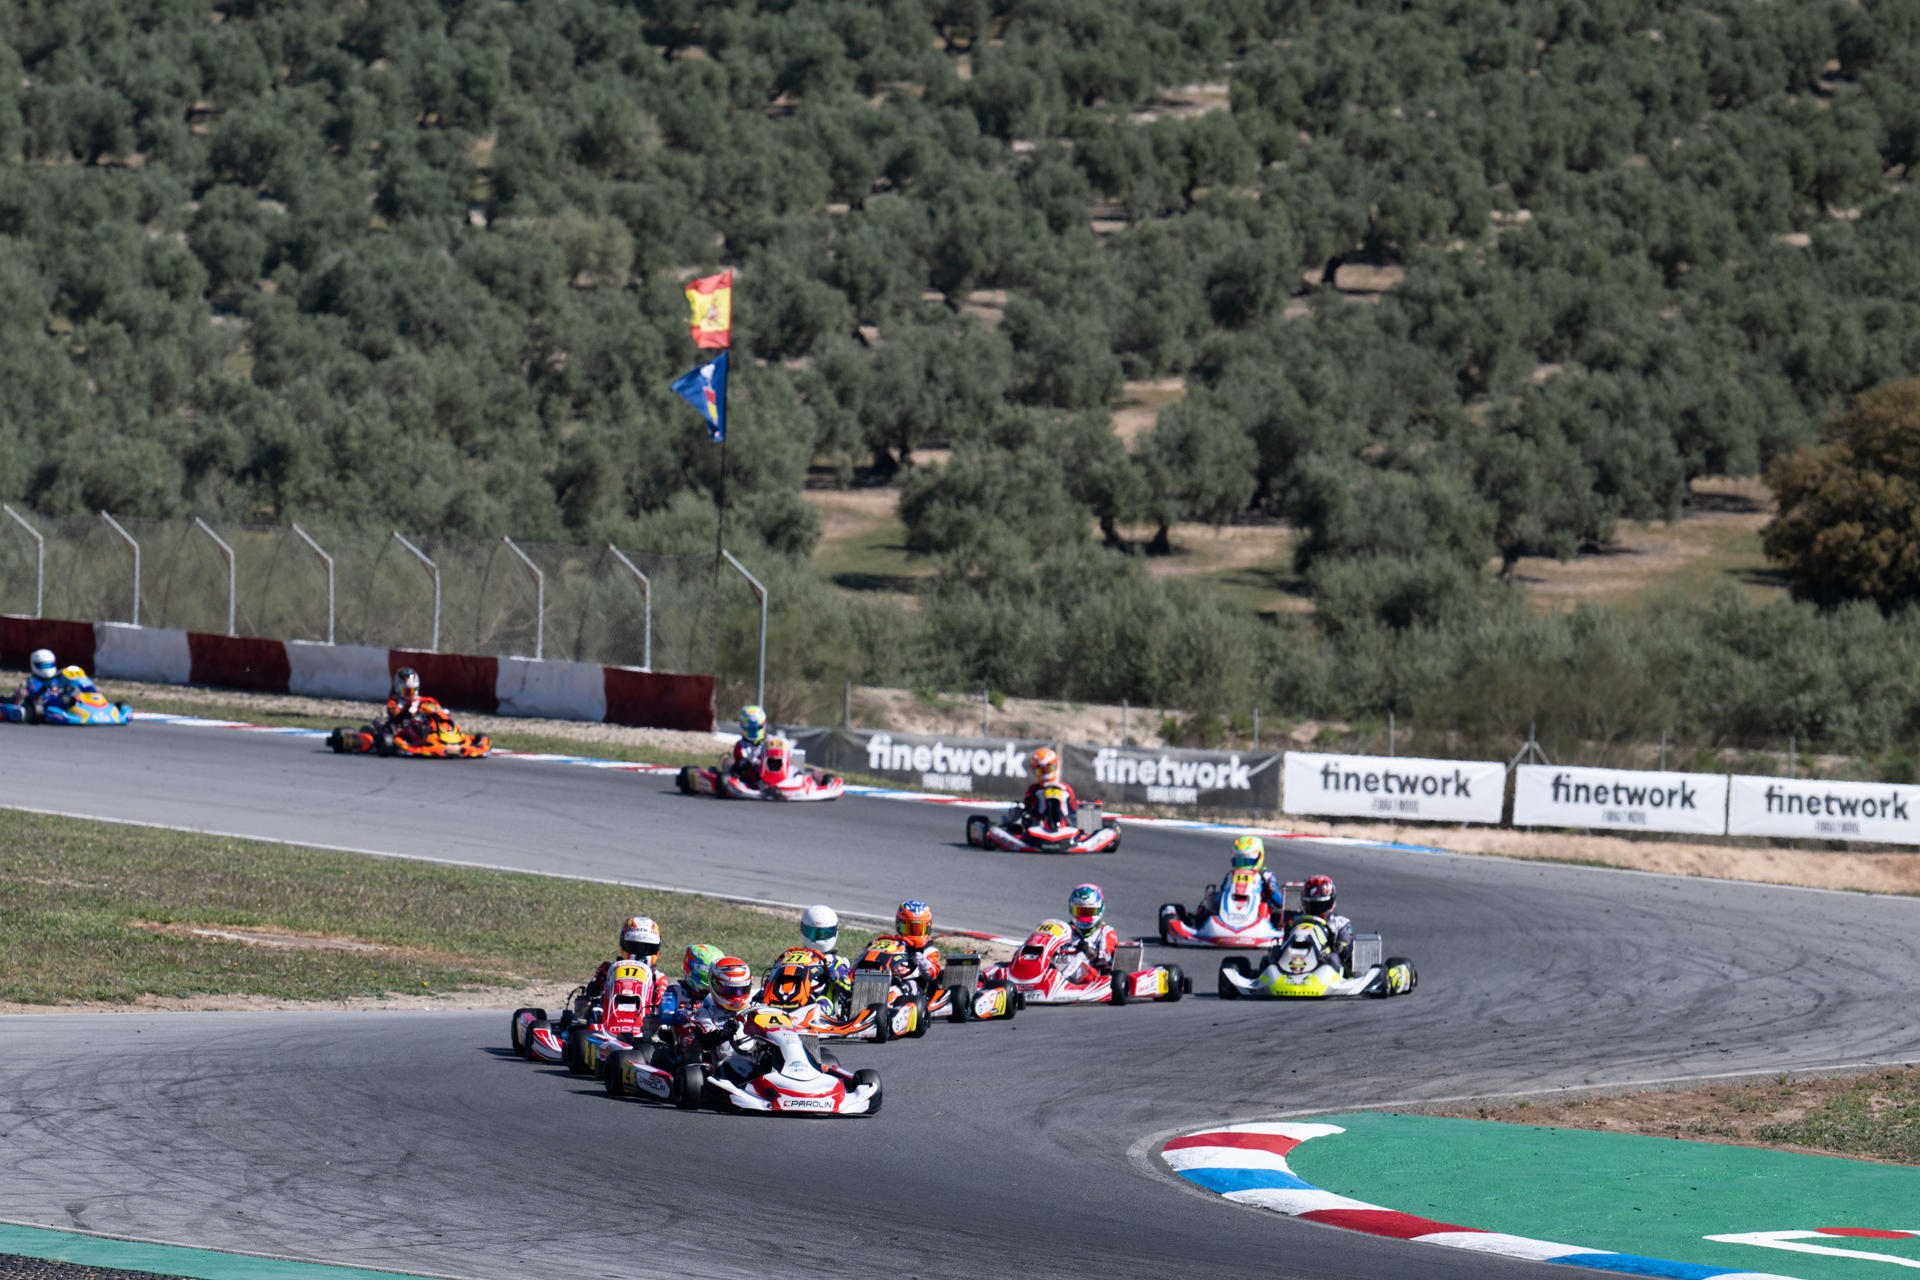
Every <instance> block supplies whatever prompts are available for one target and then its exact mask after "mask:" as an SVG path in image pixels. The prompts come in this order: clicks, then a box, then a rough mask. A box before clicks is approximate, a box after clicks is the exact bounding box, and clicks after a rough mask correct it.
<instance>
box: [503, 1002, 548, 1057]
mask: <svg viewBox="0 0 1920 1280" xmlns="http://www.w3.org/2000/svg"><path fill="white" fill-rule="evenodd" d="M525 1014H532V1015H533V1021H535V1022H545V1021H546V1020H547V1011H546V1010H545V1009H515V1010H514V1011H513V1021H512V1022H511V1023H509V1024H508V1025H507V1042H508V1043H509V1044H511V1045H512V1046H513V1051H514V1053H515V1054H517V1055H518V1056H520V1057H522V1058H531V1057H532V1056H533V1046H532V1045H530V1044H528V1043H527V1040H526V1037H525V1036H523V1035H521V1034H520V1019H521V1017H522V1015H525ZM529 1029H531V1028H529Z"/></svg>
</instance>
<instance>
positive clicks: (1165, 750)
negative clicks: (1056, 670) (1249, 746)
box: [1061, 742, 1280, 809]
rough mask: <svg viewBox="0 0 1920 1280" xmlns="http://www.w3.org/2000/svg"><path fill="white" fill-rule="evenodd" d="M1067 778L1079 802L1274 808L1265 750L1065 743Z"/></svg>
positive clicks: (1272, 774)
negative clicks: (1100, 801) (1080, 800)
mask: <svg viewBox="0 0 1920 1280" xmlns="http://www.w3.org/2000/svg"><path fill="white" fill-rule="evenodd" d="M1061 763H1062V764H1063V765H1064V766H1065V769H1066V779H1067V782H1068V784H1069V785H1070V786H1072V787H1073V789H1074V792H1075V793H1076V794H1078V795H1079V797H1080V798H1081V799H1082V800H1103V801H1105V802H1106V803H1107V805H1108V806H1109V807H1111V808H1118V807H1120V806H1122V805H1130V804H1131V805H1141V804H1164V805H1186V806H1191V807H1193V808H1198V809H1278V808H1279V807H1280V757H1279V755H1278V754H1276V753H1273V752H1266V751H1248V752H1241V751H1192V750H1186V749H1183V748H1178V747H1161V748H1153V747H1095V746H1089V745H1087V744H1085V743H1079V742H1069V743H1068V744H1067V745H1066V747H1065V749H1064V750H1063V751H1062V753H1061Z"/></svg>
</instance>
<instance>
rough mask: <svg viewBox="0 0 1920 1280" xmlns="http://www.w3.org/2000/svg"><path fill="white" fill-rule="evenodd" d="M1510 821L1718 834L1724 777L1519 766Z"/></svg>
mask: <svg viewBox="0 0 1920 1280" xmlns="http://www.w3.org/2000/svg"><path fill="white" fill-rule="evenodd" d="M1513 825H1514V826H1516V827H1602V828H1612V829H1615V830H1619V831H1684V832H1690V833H1692V834H1694V835H1708V836H1717V835H1722V834H1724V833H1725V831H1726V829H1727V778H1726V775H1725V774H1721V773H1655V772H1652V771H1643V770H1633V769H1569V768H1561V767H1559V766H1556V765H1545V764H1523V765H1521V766H1520V767H1519V768H1517V769H1515V770H1514V771H1513Z"/></svg>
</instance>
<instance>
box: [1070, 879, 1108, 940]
mask: <svg viewBox="0 0 1920 1280" xmlns="http://www.w3.org/2000/svg"><path fill="white" fill-rule="evenodd" d="M1067 914H1068V915H1069V916H1071V917H1072V918H1073V931H1074V932H1075V933H1078V934H1082V935H1085V934H1089V933H1092V932H1093V931H1094V930H1095V929H1098V928H1099V927H1100V920H1101V918H1102V917H1103V916H1105V915H1106V914H1107V900H1106V899H1105V898H1104V897H1102V896H1101V895H1100V886H1099V885H1097V884H1083V885H1079V886H1077V887H1076V888H1075V889H1074V891H1073V892H1072V893H1070V894H1068V895H1067Z"/></svg>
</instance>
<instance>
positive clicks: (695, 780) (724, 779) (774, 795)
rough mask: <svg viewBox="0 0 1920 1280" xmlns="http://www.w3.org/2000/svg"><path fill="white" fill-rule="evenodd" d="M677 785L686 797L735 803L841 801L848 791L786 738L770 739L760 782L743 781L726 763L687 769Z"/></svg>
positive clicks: (755, 779) (761, 759) (764, 755)
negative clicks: (714, 798) (749, 801)
mask: <svg viewBox="0 0 1920 1280" xmlns="http://www.w3.org/2000/svg"><path fill="white" fill-rule="evenodd" d="M675 782H676V785H678V786H679V788H680V791H681V793H682V794H684V795H690V796H719V797H720V798H722V799H733V800H838V799H839V798H840V797H841V796H842V795H844V794H846V790H847V784H846V782H845V781H843V780H842V779H840V778H839V777H836V776H835V775H833V774H831V773H822V772H821V771H820V770H818V769H814V768H810V767H809V766H808V765H807V763H806V753H805V752H803V751H800V750H798V749H797V748H795V747H794V745H793V744H792V743H791V742H788V741H787V740H786V739H785V738H768V739H767V747H766V750H765V751H763V752H761V754H760V768H759V773H758V776H757V778H747V777H742V776H741V775H740V774H739V773H738V772H736V771H735V769H734V767H733V761H732V760H731V759H723V760H721V762H720V763H719V764H717V765H715V766H714V767H713V768H711V769H702V768H699V767H698V766H696V765H686V766H684V767H682V768H681V770H680V773H679V776H678V777H677V778H676V779H675Z"/></svg>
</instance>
